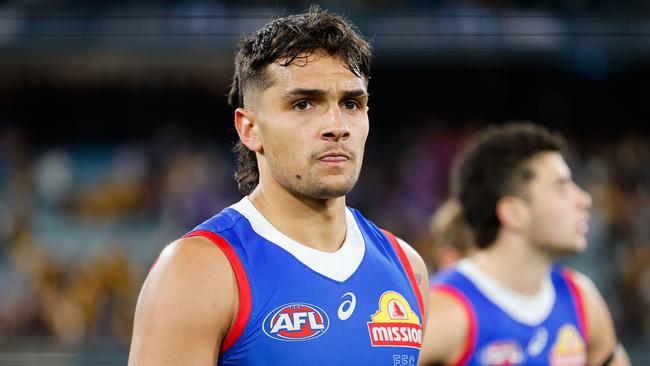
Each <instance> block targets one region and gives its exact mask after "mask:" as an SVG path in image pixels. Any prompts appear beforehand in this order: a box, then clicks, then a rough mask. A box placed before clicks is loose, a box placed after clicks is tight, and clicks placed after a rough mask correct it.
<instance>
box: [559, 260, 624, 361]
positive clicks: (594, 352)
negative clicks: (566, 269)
mask: <svg viewBox="0 0 650 366" xmlns="http://www.w3.org/2000/svg"><path fill="white" fill-rule="evenodd" d="M570 273H571V278H572V280H573V282H574V283H575V285H576V287H577V288H578V291H579V292H580V295H581V296H582V299H583V302H584V311H585V315H586V323H587V324H586V327H587V338H588V339H587V351H588V354H587V361H588V364H589V365H602V364H603V363H604V362H605V360H607V359H608V358H610V356H611V357H613V358H612V361H611V363H610V365H612V366H614V365H630V360H629V358H628V356H627V354H626V352H625V349H623V347H622V346H619V345H618V337H617V336H616V330H615V329H614V322H613V320H612V316H611V314H610V312H609V309H608V307H607V304H606V303H605V300H604V299H603V297H602V295H601V294H600V291H599V290H598V288H597V287H596V285H595V284H594V283H593V281H591V279H590V278H589V277H587V276H585V275H584V274H582V273H580V272H578V271H575V270H570Z"/></svg>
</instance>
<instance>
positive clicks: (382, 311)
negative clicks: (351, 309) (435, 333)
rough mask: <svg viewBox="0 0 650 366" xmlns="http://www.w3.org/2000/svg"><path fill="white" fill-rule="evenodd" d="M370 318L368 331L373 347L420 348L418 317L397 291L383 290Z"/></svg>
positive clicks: (420, 328) (420, 335)
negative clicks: (376, 309)
mask: <svg viewBox="0 0 650 366" xmlns="http://www.w3.org/2000/svg"><path fill="white" fill-rule="evenodd" d="M371 318H372V321H371V322H368V332H369V333H370V343H372V346H373V347H412V348H420V346H421V345H422V325H421V323H420V318H418V316H417V315H416V314H415V313H414V312H413V310H411V306H410V305H409V303H408V301H406V299H404V297H403V296H402V295H400V294H398V293H397V292H395V291H387V292H384V293H383V294H382V295H381V297H380V299H379V310H378V311H377V312H376V313H375V314H374V315H372V316H371Z"/></svg>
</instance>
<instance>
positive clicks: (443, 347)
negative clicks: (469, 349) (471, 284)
mask: <svg viewBox="0 0 650 366" xmlns="http://www.w3.org/2000/svg"><path fill="white" fill-rule="evenodd" d="M469 328H470V319H469V316H468V310H467V308H466V306H465V304H464V303H463V302H462V300H461V299H460V298H458V297H457V296H456V295H454V294H453V293H451V292H448V291H444V290H442V289H438V288H434V289H432V290H431V291H430V295H429V319H428V324H427V328H426V331H425V335H424V342H423V345H422V352H421V356H420V358H421V361H420V365H437V364H451V363H454V362H456V361H458V360H459V359H460V358H461V356H463V353H464V351H465V349H466V346H467V345H468V343H469V341H470V339H469V337H470V332H469Z"/></svg>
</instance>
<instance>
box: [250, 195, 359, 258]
mask: <svg viewBox="0 0 650 366" xmlns="http://www.w3.org/2000/svg"><path fill="white" fill-rule="evenodd" d="M249 198H250V200H251V202H252V203H253V205H254V206H255V207H256V208H257V210H259V211H260V213H261V214H262V215H263V216H264V217H265V218H266V219H267V220H268V221H269V222H270V223H271V224H272V225H273V226H274V227H275V228H276V229H278V230H279V231H280V232H282V233H283V234H285V235H287V236H288V237H290V238H291V239H293V240H295V241H297V242H298V243H302V244H304V245H306V246H308V247H311V248H314V249H317V250H321V251H324V252H335V251H337V250H338V249H339V248H340V247H341V245H343V241H344V240H345V235H346V229H347V225H346V218H345V197H344V196H343V197H337V198H331V199H314V198H310V197H305V196H300V195H297V194H293V193H291V192H289V191H287V190H285V189H283V188H280V187H268V186H262V185H258V187H257V188H255V190H254V191H253V192H252V193H251V194H250V196H249Z"/></svg>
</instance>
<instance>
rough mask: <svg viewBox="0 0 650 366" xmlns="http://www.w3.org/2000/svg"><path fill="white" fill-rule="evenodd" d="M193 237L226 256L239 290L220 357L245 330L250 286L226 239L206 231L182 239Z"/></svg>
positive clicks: (239, 261) (250, 299) (189, 234)
mask: <svg viewBox="0 0 650 366" xmlns="http://www.w3.org/2000/svg"><path fill="white" fill-rule="evenodd" d="M193 236H201V237H204V238H206V239H209V240H210V241H212V242H213V243H214V244H215V245H216V246H217V247H219V249H221V251H222V252H223V253H224V254H225V255H226V258H228V262H230V266H231V267H232V270H233V272H234V274H235V280H236V281H237V289H238V290H239V291H238V292H239V310H238V311H237V316H236V318H235V322H234V324H233V326H232V328H230V330H229V331H228V334H227V335H226V337H225V338H224V340H223V342H222V343H221V347H219V355H220V356H221V355H222V354H224V353H225V352H226V351H228V350H229V349H230V347H232V345H233V344H235V342H237V340H238V339H239V337H241V335H242V333H243V332H244V329H245V328H246V324H247V323H248V319H249V317H250V314H251V307H252V294H251V289H250V284H249V282H248V277H247V276H246V271H245V270H244V266H243V265H242V263H241V260H240V259H239V256H237V253H236V252H235V250H234V249H233V248H232V246H231V245H230V243H228V241H227V240H226V239H224V238H223V237H221V236H220V235H217V234H215V233H213V232H212V231H208V230H197V231H193V232H191V233H188V234H187V235H185V236H183V238H189V237H193Z"/></svg>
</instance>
